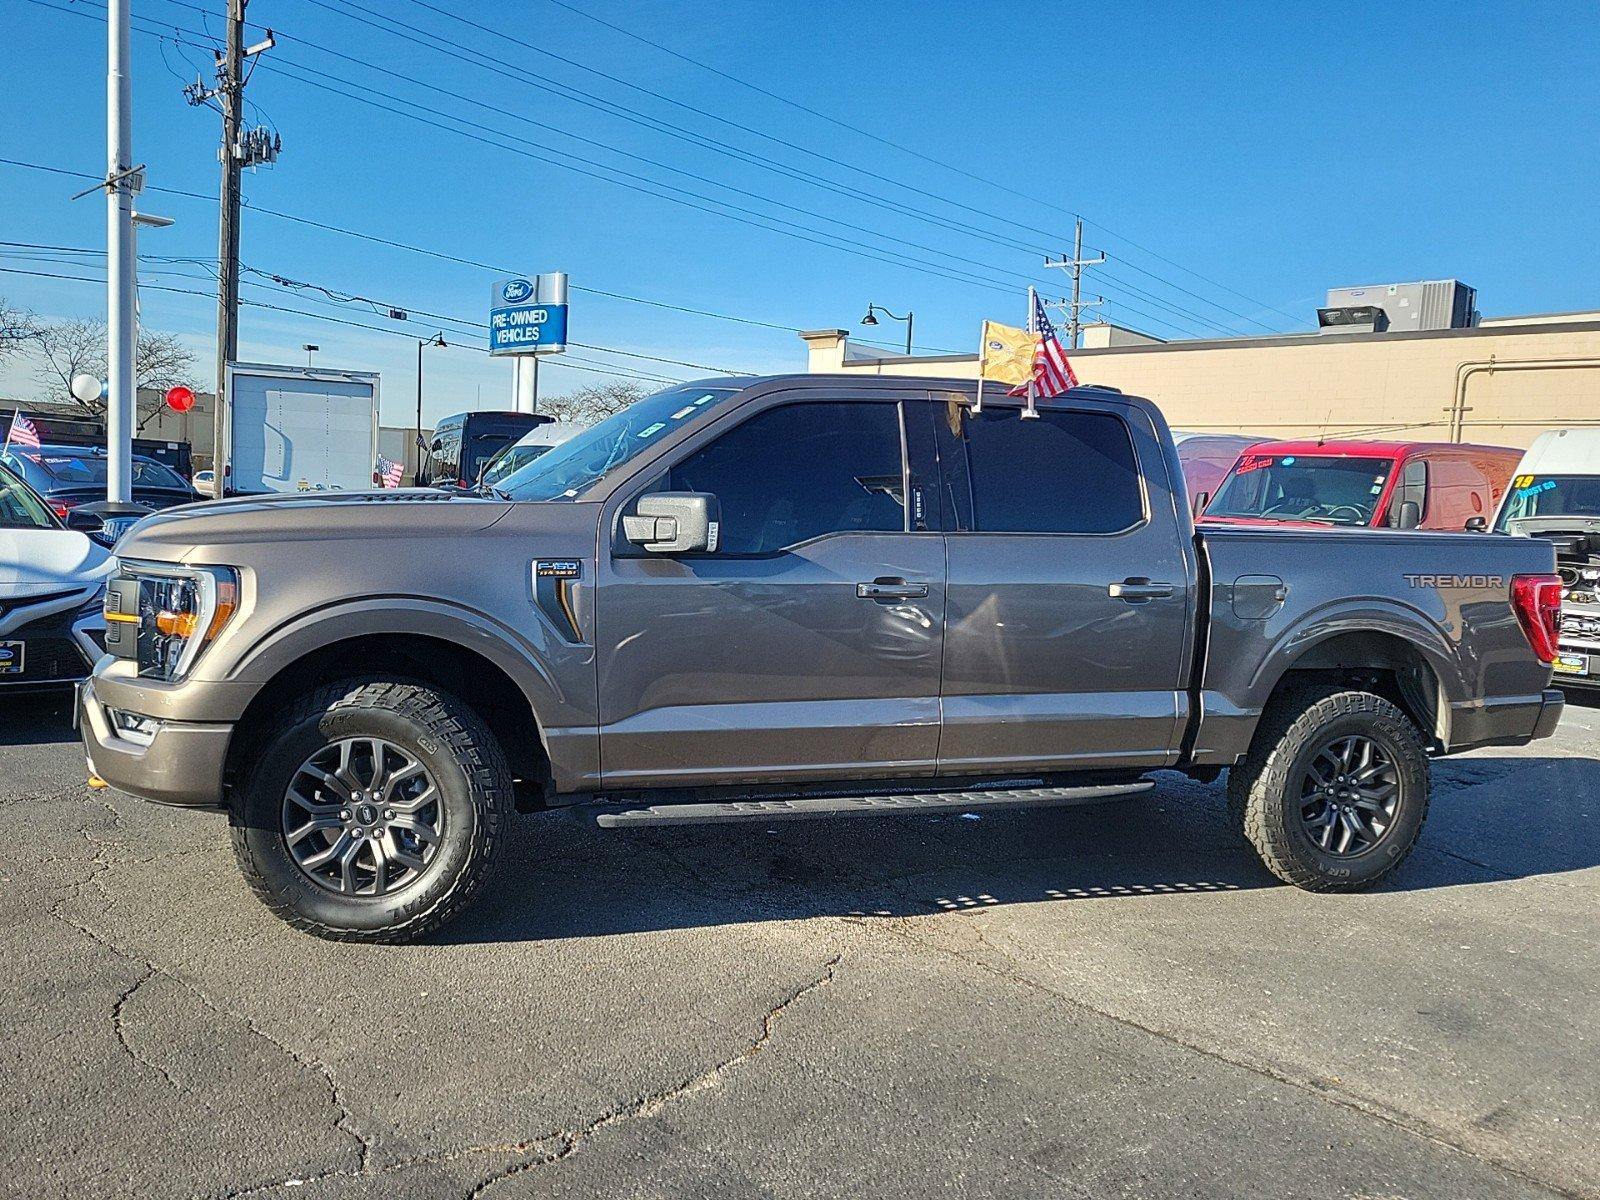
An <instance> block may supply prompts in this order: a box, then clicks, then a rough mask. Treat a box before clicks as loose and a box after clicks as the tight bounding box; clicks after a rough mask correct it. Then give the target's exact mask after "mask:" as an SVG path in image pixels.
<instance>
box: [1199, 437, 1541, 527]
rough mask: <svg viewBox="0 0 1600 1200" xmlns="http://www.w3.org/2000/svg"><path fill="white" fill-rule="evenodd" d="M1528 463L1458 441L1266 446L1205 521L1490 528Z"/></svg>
mask: <svg viewBox="0 0 1600 1200" xmlns="http://www.w3.org/2000/svg"><path fill="white" fill-rule="evenodd" d="M1521 457H1522V452H1521V451H1520V450H1512V449H1509V448H1507V447H1505V446H1462V445H1456V444H1454V443H1451V442H1357V441H1351V442H1331V441H1330V442H1263V443H1261V444H1260V445H1258V446H1252V447H1250V449H1249V450H1247V451H1245V452H1244V453H1243V454H1241V455H1239V458H1238V461H1237V462H1235V463H1234V464H1233V469H1232V470H1230V471H1229V472H1228V477H1227V478H1226V479H1224V480H1223V481H1222V485H1221V486H1220V487H1219V488H1217V494H1216V495H1215V496H1213V497H1212V499H1211V502H1210V503H1209V504H1207V505H1206V508H1205V512H1204V514H1203V515H1202V516H1201V518H1200V519H1201V521H1202V522H1205V523H1208V524H1213V525H1223V524H1227V525H1259V524H1275V525H1359V526H1365V527H1368V528H1374V529H1457V530H1459V529H1466V528H1469V527H1470V528H1474V529H1477V528H1484V527H1486V526H1487V524H1488V522H1489V521H1490V520H1491V519H1492V518H1493V517H1494V512H1495V509H1496V507H1498V505H1499V503H1500V497H1501V495H1502V494H1503V493H1504V492H1505V490H1506V485H1507V483H1509V481H1510V479H1511V474H1512V472H1513V471H1515V470H1516V466H1517V463H1518V461H1519V460H1520V459H1521Z"/></svg>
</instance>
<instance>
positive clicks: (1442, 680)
mask: <svg viewBox="0 0 1600 1200" xmlns="http://www.w3.org/2000/svg"><path fill="white" fill-rule="evenodd" d="M739 382H740V383H742V384H743V385H744V386H745V391H744V393H743V394H742V395H741V396H740V397H739V398H738V399H736V400H734V401H731V402H729V403H728V404H726V405H725V406H723V407H722V408H720V409H719V410H718V411H717V412H716V413H715V414H713V415H712V416H711V418H709V419H708V421H707V422H705V423H704V425H688V426H685V427H684V428H682V429H679V430H675V431H673V432H672V433H671V434H669V435H668V436H667V437H665V438H664V439H663V440H662V442H661V443H659V444H658V445H655V446H653V447H651V448H650V450H648V451H646V452H645V453H642V454H640V455H639V456H638V457H637V458H635V459H634V460H632V461H631V462H629V463H628V464H627V466H626V467H625V468H624V469H620V470H618V471H617V472H615V473H614V475H612V476H608V477H607V478H605V479H604V480H602V481H601V482H600V483H599V484H597V485H596V486H595V487H594V488H593V489H591V491H590V492H588V493H586V494H585V495H584V497H583V502H581V503H548V504H533V503H525V504H514V503H506V502H501V501H489V500H475V499H461V498H456V499H449V498H443V497H441V496H440V494H438V493H430V492H421V491H399V492H387V493H376V494H369V495H346V496H332V495H312V496H288V497H275V498H270V499H262V498H254V499H245V500H236V501H226V502H221V503H215V504H208V505H203V506H195V507H192V508H189V509H185V510H181V511H178V512H175V513H172V514H162V515H158V516H156V517H152V518H151V519H149V520H147V521H146V522H143V523H142V524H141V525H140V526H139V528H138V529H137V530H136V531H135V532H134V533H132V534H131V535H130V536H129V538H128V540H127V541H126V542H125V543H124V545H123V547H122V552H123V554H124V555H125V556H126V557H128V558H130V559H147V560H155V561H165V562H183V563H189V564H210V565H229V566H234V567H236V568H238V569H239V570H240V572H241V580H242V588H241V590H242V596H241V608H240V612H239V614H238V615H237V616H236V617H235V619H234V620H233V621H232V623H231V624H230V625H229V626H228V627H227V629H226V631H225V632H224V634H223V635H222V636H221V637H220V638H219V639H218V641H217V642H216V643H215V644H214V645H212V646H211V647H209V648H208V649H207V650H206V652H205V653H204V654H202V655H201V657H200V659H199V660H198V663H197V665H196V668H195V670H194V672H193V674H192V677H191V678H188V679H186V680H183V681H180V682H177V683H172V684H161V683H157V682H154V681H150V680H144V679H138V678H136V677H135V676H134V675H133V674H132V669H131V666H130V664H129V663H128V662H126V661H110V660H107V661H103V662H102V663H101V665H100V666H99V667H98V668H97V671H96V679H95V683H94V690H93V692H92V694H91V695H90V696H89V697H88V698H87V704H86V707H87V709H88V710H89V720H88V721H87V722H86V726H85V738H86V741H87V742H88V745H89V749H90V753H91V755H92V756H93V757H94V759H95V763H96V766H97V767H98V768H99V769H100V770H101V772H102V774H105V776H106V778H108V779H110V780H111V781H112V782H113V783H115V784H117V785H118V786H120V787H122V788H124V789H125V790H127V791H130V792H133V793H134V794H138V795H148V796H151V797H152V798H159V799H163V800H168V801H172V802H178V803H194V804H215V803H217V802H218V800H219V799H220V798H221V794H222V779H221V769H222V768H221V763H222V756H221V751H220V750H219V749H218V746H219V745H220V746H224V747H225V745H226V739H227V736H228V734H227V731H228V730H229V729H230V728H231V727H232V725H233V724H234V723H236V722H237V721H238V720H239V719H240V716H241V714H242V713H244V711H245V709H246V706H247V705H248V704H249V702H250V700H251V698H252V697H254V696H255V695H257V694H258V693H259V692H260V690H261V689H262V688H263V687H265V686H266V685H267V684H268V683H269V682H271V681H274V680H280V679H285V678H287V679H290V680H292V679H293V678H294V672H295V671H296V670H297V669H298V668H297V664H298V662H299V661H300V660H301V659H302V658H303V656H304V655H306V654H308V653H312V652H314V651H317V650H319V649H322V648H324V647H329V646H334V645H337V644H338V643H339V642H340V641H341V640H344V639H347V638H350V637H355V636H369V635H373V634H379V635H383V634H391V635H396V636H399V635H422V636H427V637H433V638H437V639H441V640H444V641H448V642H450V643H452V644H453V645H455V646H458V647H462V648H465V649H468V650H471V651H473V652H475V653H477V654H478V655H480V656H481V658H482V659H483V660H484V662H485V664H487V665H486V666H485V671H486V672H487V671H490V670H498V671H500V672H502V673H504V674H505V675H506V676H507V677H508V678H509V679H510V680H511V681H512V682H513V684H514V685H515V688H516V690H517V692H519V693H520V695H521V696H522V698H523V700H524V701H525V702H526V704H527V706H528V710H529V712H531V714H532V715H533V717H534V719H535V721H536V722H537V726H538V729H539V737H540V740H541V748H542V749H543V750H544V751H545V752H546V753H547V754H548V757H549V761H550V767H551V776H552V780H553V784H554V788H555V791H556V792H557V793H565V794H569V795H570V794H583V793H591V792H594V791H596V790H600V789H603V788H639V787H650V786H672V787H687V788H694V787H699V786H708V785H718V786H729V785H732V786H737V785H741V784H784V783H803V782H832V783H849V782H851V781H866V780H872V779H880V778H884V777H931V776H934V775H936V774H945V775H954V776H963V775H977V774H983V773H985V772H990V773H994V772H1008V771H1017V770H1023V769H1026V770H1046V771H1054V770H1066V769H1074V768H1127V769H1132V770H1142V769H1145V768H1149V767H1153V766H1163V765H1187V764H1189V763H1193V764H1196V765H1204V764H1218V763H1220V764H1226V763H1229V762H1232V761H1234V760H1235V759H1236V758H1237V757H1238V756H1239V755H1240V754H1242V753H1243V752H1244V750H1245V748H1246V747H1247V746H1248V744H1249V739H1250V736H1251V734H1252V733H1253V731H1254V728H1255V724H1256V721H1257V719H1258V717H1259V714H1260V711H1261V709H1262V706H1263V705H1264V704H1265V703H1266V701H1267V698H1268V697H1269V695H1270V694H1271V692H1272V689H1273V687H1274V686H1275V685H1276V684H1277V682H1278V681H1279V679H1280V678H1281V677H1282V674H1283V672H1285V671H1286V670H1289V669H1290V668H1291V667H1293V666H1294V665H1295V664H1296V663H1297V662H1300V661H1302V656H1303V655H1305V654H1307V653H1308V652H1312V653H1314V652H1315V651H1316V648H1317V647H1318V646H1319V645H1321V644H1323V643H1325V642H1326V640H1327V639H1328V638H1331V637H1334V636H1337V635H1339V634H1341V633H1347V632H1361V633H1368V634H1370V633H1382V634H1386V635H1390V636H1392V637H1393V638H1395V639H1398V640H1399V641H1400V642H1402V643H1404V644H1406V645H1410V646H1413V647H1415V648H1416V651H1417V653H1419V654H1420V655H1421V656H1422V657H1423V659H1424V660H1425V661H1426V662H1427V664H1428V666H1429V668H1430V671H1431V673H1432V676H1433V678H1434V679H1435V680H1436V684H1435V685H1434V686H1435V688H1436V690H1437V693H1438V699H1439V701H1440V705H1439V710H1440V714H1441V715H1440V719H1439V722H1438V733H1439V737H1440V741H1441V743H1442V744H1443V745H1444V746H1446V747H1448V748H1449V749H1451V750H1459V749H1464V748H1467V747H1469V746H1471V745H1474V744H1482V743H1486V742H1494V741H1500V742H1507V741H1526V740H1528V739H1529V738H1531V737H1533V736H1535V734H1536V732H1537V731H1538V729H1539V728H1542V726H1540V725H1539V722H1540V721H1541V720H1542V719H1546V718H1548V716H1549V714H1550V712H1551V703H1552V702H1551V701H1550V700H1549V699H1548V698H1547V694H1546V692H1545V688H1546V687H1547V685H1548V683H1549V678H1550V672H1549V668H1548V667H1546V666H1544V665H1543V664H1541V663H1538V662H1537V661H1536V660H1535V659H1534V657H1533V655H1532V653H1531V651H1530V650H1529V648H1528V645H1527V642H1526V640H1525V638H1524V637H1523V635H1522V633H1521V630H1520V628H1519V627H1518V625H1517V621H1516V618H1515V616H1514V614H1513V613H1512V611H1511V609H1510V606H1509V601H1508V595H1507V589H1506V588H1505V587H1499V588H1470V587H1443V588H1437V589H1435V588H1416V587H1412V586H1410V585H1409V584H1408V583H1407V581H1406V579H1405V578H1404V576H1405V575H1406V574H1407V573H1414V572H1417V571H1419V570H1426V571H1437V572H1442V573H1468V572H1470V573H1476V574H1498V575H1502V576H1504V577H1505V578H1507V579H1509V576H1510V575H1512V574H1515V573H1518V572H1537V571H1547V570H1550V569H1551V566H1552V562H1553V557H1552V551H1551V549H1550V547H1549V545H1548V543H1544V542H1540V541H1534V540H1528V539H1511V538H1487V537H1482V536H1463V535H1447V534H1419V533H1404V534H1393V533H1383V532H1380V531H1372V530H1357V531H1335V530H1330V531H1327V532H1322V531H1290V532H1280V531H1275V530H1256V529H1239V530H1234V529H1220V528H1219V529H1211V530H1207V531H1206V532H1205V533H1204V534H1203V535H1201V536H1199V537H1196V534H1195V531H1194V527H1193V524H1192V521H1191V519H1190V516H1189V512H1188V506H1187V503H1186V502H1185V497H1184V489H1183V484H1182V472H1181V468H1180V467H1179V464H1178V460H1177V455H1176V451H1175V450H1174V448H1173V445H1172V441H1171V437H1170V435H1169V433H1168V432H1167V428H1166V424H1165V422H1164V421H1163V420H1162V418H1161V414H1160V413H1159V411H1158V410H1157V409H1156V408H1155V407H1154V406H1153V405H1152V404H1150V403H1149V402H1148V401H1145V400H1141V399H1138V398H1135V397H1128V396H1123V395H1120V394H1113V393H1108V392H1103V391H1097V390H1094V389H1080V390H1079V391H1076V392H1074V393H1072V394H1071V396H1070V397H1068V398H1066V399H1065V400H1064V401H1062V403H1065V404H1070V405H1071V406H1073V407H1081V408H1088V409H1091V410H1094V411H1101V412H1107V413H1114V414H1117V415H1119V416H1121V417H1122V418H1123V419H1124V420H1126V421H1127V422H1128V424H1129V426H1130V430H1131V433H1132V436H1133V438H1134V445H1135V451H1136V453H1137V456H1138V461H1139V464H1140V470H1141V474H1142V477H1143V483H1144V519H1143V520H1142V521H1141V522H1140V523H1139V524H1138V525H1136V526H1135V527H1134V528H1132V529H1130V530H1128V531H1126V532H1124V533H1120V534H1114V535H1104V536H1102V535H1095V536H1087V535H1085V536H1078V535H1055V534H1046V535H1008V534H988V533H959V532H951V533H942V532H940V531H939V530H938V529H933V530H930V531H927V532H911V531H905V532H901V533H860V534H835V535H831V536H827V537H822V538H818V539H815V540H814V541H812V542H809V543H805V544H802V545H800V546H795V547H790V548H788V549H786V550H784V551H781V552H779V553H777V554H773V555H768V556H763V557H761V558H754V559H744V558H732V557H718V556H715V555H710V556H687V557H672V556H663V555H654V554H648V553H644V552H642V551H639V550H638V548H637V547H633V546H631V545H629V544H628V543H626V542H625V541H624V540H622V539H621V538H620V535H619V528H618V527H619V524H620V518H621V516H622V515H623V514H624V513H625V512H627V511H629V506H630V504H632V503H633V501H635V500H636V499H637V497H638V496H639V494H640V493H641V492H642V491H644V490H645V489H646V488H647V487H648V486H649V485H650V484H651V483H652V481H654V480H655V479H657V478H658V477H659V476H660V474H661V473H662V471H663V470H664V469H665V468H666V467H668V466H670V465H671V464H672V463H673V462H676V461H677V460H678V459H679V458H681V457H683V456H685V455H687V454H690V453H692V452H693V451H694V450H696V449H697V448H699V447H700V446H701V445H703V444H705V443H706V442H708V441H710V440H712V439H714V438H716V437H718V436H720V435H721V434H722V433H723V432H725V431H726V430H728V429H730V428H732V427H733V426H734V425H736V424H738V423H739V422H741V421H743V420H745V419H747V418H748V417H749V416H750V415H752V414H753V413H755V412H759V411H761V410H763V409H765V408H768V407H771V406H773V405H776V404H782V403H786V402H789V401H792V400H796V399H822V398H826V399H848V400H857V401H860V402H862V403H902V402H903V403H906V404H911V405H915V404H922V403H925V402H926V401H928V400H929V399H935V400H937V401H939V402H947V401H948V400H949V399H950V398H951V397H956V398H958V399H959V398H966V397H970V396H971V395H972V394H973V391H974V388H975V385H974V384H972V383H969V382H966V381H957V380H949V381H946V380H934V381H927V382H924V381H917V380H906V379H893V378H888V379H873V378H857V377H850V376H818V375H805V376H793V377H780V378H776V379H750V380H741V381H739ZM1014 403H1015V402H1013V401H1008V400H1006V399H1005V398H1003V397H995V396H993V395H990V396H986V397H985V404H986V405H993V406H1001V405H1007V404H1014ZM1052 502H1055V503H1063V502H1070V499H1069V498H1068V499H1065V500H1063V499H1056V500H1053V501H1052ZM724 519H725V520H736V519H737V514H724ZM550 560H556V561H559V562H561V563H574V564H577V567H578V570H577V573H576V574H575V575H572V574H565V577H564V578H562V579H561V580H560V590H559V591H558V592H556V593H550V592H548V590H547V591H546V592H545V593H539V592H537V591H536V583H535V575H534V564H535V562H536V561H550ZM1268 574H1270V577H1271V578H1272V579H1273V580H1275V581H1279V580H1281V581H1282V582H1281V586H1280V585H1279V584H1278V583H1276V582H1274V583H1273V584H1272V585H1271V587H1270V589H1268V591H1267V599H1268V602H1263V595H1262V594H1263V587H1262V576H1263V575H1268ZM884 579H890V580H904V581H907V582H908V583H910V584H913V585H919V586H920V585H925V586H926V588H927V593H926V595H912V596H904V597H890V598H887V599H875V598H872V596H871V595H870V594H869V595H865V596H864V595H862V594H860V585H862V584H864V583H866V584H870V583H872V582H873V581H876V580H884ZM1139 580H1155V581H1157V582H1160V583H1170V584H1171V585H1172V589H1171V594H1170V596H1164V597H1155V598H1141V597H1138V596H1133V597H1129V596H1119V595H1116V594H1114V591H1115V589H1116V586H1117V585H1118V584H1121V583H1123V582H1124V581H1139ZM546 583H547V584H549V581H548V580H546ZM1135 586H1137V584H1135ZM1279 591H1281V592H1282V596H1281V598H1279V597H1278V592H1279ZM552 594H554V595H556V596H557V598H558V600H559V605H560V610H559V612H558V611H556V610H554V609H552V607H551V600H550V597H551V595H552ZM1197 647H1198V648H1199V652H1198V653H1197ZM1197 669H1198V671H1199V676H1198V677H1195V672H1196V670H1197ZM464 698H465V699H466V700H468V701H469V702H471V701H473V700H474V699H475V697H474V696H473V695H471V694H469V695H467V696H465V697H464ZM99 703H106V704H111V705H114V706H117V707H123V708H127V709H130V710H132V711H135V712H140V713H146V714H150V715H155V716H159V717H161V718H162V719H164V720H166V721H168V722H169V724H168V726H167V727H166V728H165V729H163V731H162V732H161V733H159V734H158V735H157V736H156V739H155V742H154V744H153V745H152V746H151V747H149V748H148V749H147V750H140V751H137V752H134V751H133V750H131V749H130V748H129V746H128V745H127V744H126V743H122V742H121V740H120V739H117V738H115V737H112V736H111V735H110V733H109V729H108V727H107V726H106V724H105V722H104V720H103V717H102V718H101V719H99V720H96V719H95V718H96V716H99V715H100V714H97V713H96V711H95V710H96V706H97V705H98V704H99ZM1554 703H1555V704H1557V705H1558V704H1559V700H1557V701H1554ZM202 731H203V732H202ZM219 731H220V732H219ZM202 743H203V744H204V746H205V747H206V749H205V752H204V753H199V752H197V751H196V749H195V747H197V746H200V745H201V744H202ZM513 749H524V750H525V749H528V748H526V747H520V748H513ZM1186 755H1187V757H1185V756H1186ZM514 757H515V755H514Z"/></svg>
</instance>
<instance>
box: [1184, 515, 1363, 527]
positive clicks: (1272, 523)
mask: <svg viewBox="0 0 1600 1200" xmlns="http://www.w3.org/2000/svg"><path fill="white" fill-rule="evenodd" d="M1195 524H1196V525H1254V526H1257V527H1259V528H1266V529H1366V528H1368V526H1366V525H1347V524H1341V523H1339V522H1337V521H1295V520H1291V519H1287V518H1279V517H1213V516H1211V515H1210V514H1208V513H1202V514H1201V515H1200V517H1199V519H1198V520H1196V521H1195Z"/></svg>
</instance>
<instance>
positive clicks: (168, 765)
mask: <svg viewBox="0 0 1600 1200" xmlns="http://www.w3.org/2000/svg"><path fill="white" fill-rule="evenodd" d="M77 716H78V727H79V730H80V732H81V733H82V735H83V748H84V750H85V752H86V753H87V754H88V756H89V769H90V770H91V771H93V772H94V773H95V774H96V775H98V776H100V778H101V779H104V780H105V781H106V782H107V783H109V784H110V785H111V786H112V787H114V788H116V789H117V790H118V791H123V792H127V793H128V794H129V795H131V796H137V797H139V798H140V799H141V800H152V801H154V802H155V803H157V804H176V805H182V806H184V807H189V808H216V807H219V806H220V805H221V804H222V801H223V795H222V772H223V768H224V766H225V764H226V762H227V757H228V742H229V739H230V738H231V737H232V736H233V726H232V725H217V724H199V723H196V722H180V721H161V722H160V723H159V725H158V727H157V729H156V731H155V735H154V736H153V737H152V738H151V740H150V743H149V744H148V745H141V744H140V743H139V742H137V741H133V740H131V739H129V738H126V737H123V736H121V735H119V734H118V733H117V731H116V730H115V728H114V727H113V726H112V723H111V718H110V716H109V715H108V711H107V709H106V706H105V705H104V704H103V703H102V702H101V701H100V699H99V697H97V696H96V695H95V685H94V680H92V679H91V680H90V681H89V682H87V683H85V684H84V685H83V686H82V687H81V688H80V689H79V692H78V714H77Z"/></svg>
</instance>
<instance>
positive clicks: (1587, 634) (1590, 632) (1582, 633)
mask: <svg viewBox="0 0 1600 1200" xmlns="http://www.w3.org/2000/svg"><path fill="white" fill-rule="evenodd" d="M1561 632H1562V633H1563V634H1565V635H1567V636H1570V637H1579V638H1589V639H1596V638H1600V617H1590V616H1584V615H1581V614H1579V613H1565V614H1563V616H1562V618H1561Z"/></svg>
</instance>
